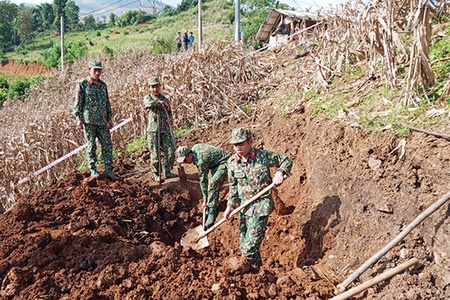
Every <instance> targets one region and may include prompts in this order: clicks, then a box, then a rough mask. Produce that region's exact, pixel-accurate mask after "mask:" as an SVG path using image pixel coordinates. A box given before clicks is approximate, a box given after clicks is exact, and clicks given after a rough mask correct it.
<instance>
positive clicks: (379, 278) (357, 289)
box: [330, 258, 419, 300]
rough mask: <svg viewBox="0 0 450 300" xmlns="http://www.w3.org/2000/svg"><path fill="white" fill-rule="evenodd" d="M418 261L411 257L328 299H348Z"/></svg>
mask: <svg viewBox="0 0 450 300" xmlns="http://www.w3.org/2000/svg"><path fill="white" fill-rule="evenodd" d="M418 262H419V260H418V259H417V258H411V259H410V260H408V261H407V262H404V263H402V264H400V265H398V266H396V267H395V268H392V269H389V270H387V271H386V272H384V273H382V274H380V275H378V276H376V277H374V278H372V279H370V280H369V281H366V282H364V283H363V284H360V285H358V286H355V287H354V288H351V289H349V290H348V291H346V292H345V293H342V294H340V295H338V296H335V297H333V298H331V299H330V300H344V299H348V298H349V297H351V296H354V295H356V294H359V293H361V292H362V291H364V290H366V289H368V288H370V287H371V286H374V285H375V284H377V283H379V282H381V281H383V280H387V279H389V278H391V277H393V276H394V275H397V274H398V273H400V272H402V271H404V270H406V269H408V268H409V267H411V266H412V265H415V264H416V263H418Z"/></svg>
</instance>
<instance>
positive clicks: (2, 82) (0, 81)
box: [0, 76, 9, 89]
mask: <svg viewBox="0 0 450 300" xmlns="http://www.w3.org/2000/svg"><path fill="white" fill-rule="evenodd" d="M0 89H9V84H8V81H7V80H6V78H5V77H4V76H0Z"/></svg>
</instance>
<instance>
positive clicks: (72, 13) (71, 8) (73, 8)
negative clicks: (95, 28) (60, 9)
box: [64, 0, 80, 27]
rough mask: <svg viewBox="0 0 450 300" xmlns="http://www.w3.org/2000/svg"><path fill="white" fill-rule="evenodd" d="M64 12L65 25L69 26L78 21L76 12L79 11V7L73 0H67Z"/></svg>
mask: <svg viewBox="0 0 450 300" xmlns="http://www.w3.org/2000/svg"><path fill="white" fill-rule="evenodd" d="M64 13H65V16H66V24H67V26H69V27H71V25H74V24H77V23H78V22H79V18H78V14H79V13H80V8H79V7H78V6H77V5H76V4H75V1H73V0H69V1H67V3H66V6H65V7H64Z"/></svg>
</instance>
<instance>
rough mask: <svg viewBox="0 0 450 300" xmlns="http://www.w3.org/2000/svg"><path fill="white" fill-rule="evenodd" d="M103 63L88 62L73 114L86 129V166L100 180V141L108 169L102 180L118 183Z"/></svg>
mask: <svg viewBox="0 0 450 300" xmlns="http://www.w3.org/2000/svg"><path fill="white" fill-rule="evenodd" d="M102 72H103V67H102V62H101V61H99V60H94V61H91V62H89V76H88V77H87V78H84V79H82V80H80V81H78V83H77V87H76V91H75V104H74V107H73V112H74V115H75V117H76V118H77V123H78V127H79V128H80V129H84V134H85V136H86V139H87V142H88V143H87V155H86V158H87V162H88V164H89V171H90V172H91V176H92V177H99V176H100V175H99V173H98V171H97V145H96V142H95V140H96V139H98V140H99V141H100V144H101V147H102V157H103V161H104V165H105V170H104V172H103V176H105V177H108V178H109V179H111V180H119V177H117V176H116V175H115V174H114V172H113V169H112V163H113V158H112V141H111V133H110V131H109V130H110V129H111V128H112V127H113V126H114V124H113V121H112V111H111V103H110V102H109V96H108V88H107V86H106V83H104V82H103V81H102V80H100V77H101V76H102Z"/></svg>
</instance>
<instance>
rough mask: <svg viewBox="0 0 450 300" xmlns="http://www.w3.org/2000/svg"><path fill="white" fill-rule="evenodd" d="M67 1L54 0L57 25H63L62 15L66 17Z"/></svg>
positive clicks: (54, 21) (55, 22) (54, 22)
mask: <svg viewBox="0 0 450 300" xmlns="http://www.w3.org/2000/svg"><path fill="white" fill-rule="evenodd" d="M66 3H67V0H53V13H54V14H55V19H54V20H53V24H55V25H56V27H59V26H60V25H61V21H60V18H61V17H63V18H64V19H66V13H65V10H64V8H65V7H66Z"/></svg>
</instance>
